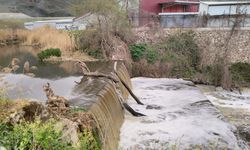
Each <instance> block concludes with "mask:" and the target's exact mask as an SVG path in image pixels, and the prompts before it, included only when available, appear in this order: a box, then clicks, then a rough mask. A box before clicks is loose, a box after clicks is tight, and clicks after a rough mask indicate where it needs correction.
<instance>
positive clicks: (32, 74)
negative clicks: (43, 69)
mask: <svg viewBox="0 0 250 150" xmlns="http://www.w3.org/2000/svg"><path fill="white" fill-rule="evenodd" d="M25 75H27V76H29V77H35V76H36V75H35V74H34V73H26V74H25Z"/></svg>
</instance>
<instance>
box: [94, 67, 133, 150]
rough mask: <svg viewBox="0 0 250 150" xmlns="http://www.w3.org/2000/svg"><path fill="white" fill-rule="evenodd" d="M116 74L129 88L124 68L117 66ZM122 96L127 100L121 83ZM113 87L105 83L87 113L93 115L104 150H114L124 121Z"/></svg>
mask: <svg viewBox="0 0 250 150" xmlns="http://www.w3.org/2000/svg"><path fill="white" fill-rule="evenodd" d="M117 73H118V75H119V77H121V79H122V80H123V81H125V82H126V84H127V85H128V86H129V87H131V81H130V78H129V74H128V72H127V69H126V67H125V66H124V64H123V63H121V64H119V66H118V69H117ZM119 87H120V88H121V92H122V93H121V94H122V96H123V97H124V98H125V99H127V98H128V92H127V90H126V89H125V87H124V86H123V85H121V83H119ZM115 88H116V87H115V85H114V84H112V83H111V82H107V84H106V85H104V86H103V88H102V90H100V91H99V92H98V93H97V97H96V99H97V100H96V102H95V103H94V104H92V105H91V107H90V108H89V112H90V113H91V114H93V116H94V119H95V120H96V122H97V126H98V128H99V132H100V133H99V135H100V136H101V140H102V143H103V149H104V150H116V149H117V147H118V144H119V143H118V142H119V138H120V128H121V126H122V123H123V121H124V110H123V108H122V105H121V103H120V102H119V98H118V95H117V92H116V89H115Z"/></svg>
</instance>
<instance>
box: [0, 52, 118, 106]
mask: <svg viewBox="0 0 250 150" xmlns="http://www.w3.org/2000/svg"><path fill="white" fill-rule="evenodd" d="M37 52H38V51H37V50H36V49H34V48H31V47H4V48H0V66H2V68H3V67H8V66H10V65H11V61H12V59H13V58H17V59H19V60H20V62H19V66H20V67H19V68H18V69H17V70H16V71H15V73H3V72H2V73H0V78H1V80H0V88H5V89H6V93H7V96H8V97H9V98H10V99H32V100H36V101H40V102H45V101H46V99H47V98H46V96H45V93H44V92H43V89H42V86H43V85H45V84H46V83H47V82H49V83H50V84H51V86H52V88H53V90H54V92H55V94H56V95H60V96H64V97H65V98H66V99H68V100H69V101H70V102H71V104H73V105H77V106H83V107H88V106H90V105H91V104H92V103H93V102H94V101H95V96H96V95H97V94H98V92H99V91H101V90H102V88H103V87H104V85H105V84H106V82H107V81H105V79H101V80H100V79H85V80H84V82H82V83H81V84H80V85H78V84H76V83H75V81H77V82H79V81H81V79H82V74H81V70H80V68H79V67H78V65H77V64H76V62H73V61H66V62H57V63H40V62H39V61H38V60H37V58H36V54H37ZM27 61H28V62H29V66H30V67H32V66H36V67H37V69H34V70H31V71H32V73H34V75H35V77H29V76H27V75H24V74H23V73H24V67H23V66H24V64H25V62H27ZM86 64H87V65H88V66H89V68H90V70H91V71H99V72H102V73H106V74H109V73H111V72H112V70H113V62H106V61H104V62H87V63H86Z"/></svg>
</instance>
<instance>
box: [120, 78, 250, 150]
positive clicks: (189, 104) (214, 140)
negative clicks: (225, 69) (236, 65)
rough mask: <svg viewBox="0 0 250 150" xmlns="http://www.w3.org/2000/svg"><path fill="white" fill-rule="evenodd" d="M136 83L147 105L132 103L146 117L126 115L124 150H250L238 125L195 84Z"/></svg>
mask: <svg viewBox="0 0 250 150" xmlns="http://www.w3.org/2000/svg"><path fill="white" fill-rule="evenodd" d="M132 83H133V87H134V92H135V94H136V95H138V96H139V98H140V99H141V100H142V101H143V102H144V103H145V105H143V106H139V105H137V104H136V103H135V102H134V101H132V100H131V99H130V100H129V104H130V105H131V106H132V107H133V108H135V109H136V110H137V111H140V112H143V113H144V114H145V115H146V116H145V117H140V118H135V117H132V116H131V115H130V114H128V113H126V115H125V122H124V124H123V125H122V128H121V133H120V144H119V148H120V149H121V150H127V149H129V150H144V149H147V150H164V149H234V150H244V149H248V147H247V144H246V142H244V141H243V140H242V139H241V138H240V136H239V134H237V128H236V126H235V125H233V124H231V123H230V122H229V121H228V120H227V118H225V117H224V115H223V114H222V113H221V111H220V110H219V109H218V108H217V107H216V106H215V105H214V103H215V101H212V100H211V98H209V95H206V94H203V93H202V92H201V90H200V89H199V88H198V87H197V86H195V85H194V84H193V83H191V82H189V81H184V80H181V79H151V78H133V79H132ZM236 99H237V98H236ZM210 100H211V101H210ZM247 101H248V102H249V99H248V100H247ZM247 107H248V109H249V108H250V107H249V106H247Z"/></svg>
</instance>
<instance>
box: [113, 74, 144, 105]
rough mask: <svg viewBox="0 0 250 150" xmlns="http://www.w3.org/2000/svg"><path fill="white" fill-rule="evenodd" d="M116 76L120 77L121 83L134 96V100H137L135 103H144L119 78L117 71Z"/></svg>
mask: <svg viewBox="0 0 250 150" xmlns="http://www.w3.org/2000/svg"><path fill="white" fill-rule="evenodd" d="M115 73H116V75H117V77H118V78H119V79H120V81H121V83H122V85H123V86H124V87H125V88H126V89H127V90H128V92H129V93H130V95H131V96H132V97H133V98H134V100H135V101H136V102H137V104H140V105H144V104H143V103H142V102H141V101H140V100H139V98H138V97H137V96H135V94H134V93H133V92H132V90H131V89H130V88H129V86H128V85H127V84H126V83H125V82H124V81H123V80H122V79H121V78H120V76H119V75H118V73H117V72H115Z"/></svg>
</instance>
